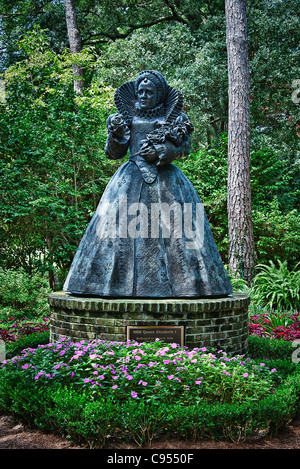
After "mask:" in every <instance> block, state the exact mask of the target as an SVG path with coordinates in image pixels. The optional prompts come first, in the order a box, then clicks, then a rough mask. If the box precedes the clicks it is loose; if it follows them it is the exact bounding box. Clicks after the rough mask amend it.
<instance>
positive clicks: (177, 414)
mask: <svg viewBox="0 0 300 469" xmlns="http://www.w3.org/2000/svg"><path fill="white" fill-rule="evenodd" d="M0 383H1V384H0V409H2V411H5V412H9V413H11V414H13V415H14V416H15V417H16V418H20V419H21V420H22V421H25V422H26V423H29V424H34V425H35V426H37V427H38V428H40V429H43V430H46V431H52V432H55V433H60V434H63V435H65V436H68V437H70V438H71V439H72V441H73V442H74V443H79V444H80V443H84V444H87V445H88V447H89V448H100V447H103V446H105V443H106V440H107V438H108V437H110V438H111V437H114V438H122V439H125V440H127V439H133V440H134V441H135V442H136V443H137V444H138V445H139V446H143V445H145V444H148V443H150V442H151V440H152V439H153V438H158V437H159V436H162V435H166V436H168V437H175V436H176V437H179V438H186V439H189V440H197V439H199V438H203V437H204V438H211V439H218V440H220V439H229V438H230V439H231V440H233V441H238V440H240V439H244V438H246V437H250V436H253V435H257V434H258V432H260V434H264V435H265V436H274V435H276V434H278V432H279V430H280V429H282V428H283V427H284V426H285V425H286V424H287V423H288V422H289V421H290V420H291V419H292V418H293V417H294V416H295V414H296V412H297V409H298V404H299V396H300V374H299V373H293V375H291V376H289V377H288V378H287V379H286V380H285V381H284V383H283V384H281V385H280V386H279V387H278V388H277V391H276V393H275V394H272V395H270V396H269V397H268V398H266V399H264V400H262V401H260V402H258V403H256V404H253V403H251V404H250V403H245V404H242V405H235V404H206V403H203V404H202V405H194V406H189V407H186V406H184V405H180V404H176V405H168V404H164V405H160V406H154V405H151V404H149V403H145V402H143V401H139V402H136V401H128V402H125V403H113V402H106V401H104V400H93V399H91V396H90V395H89V394H88V393H86V392H83V393H79V392H78V391H75V390H74V389H72V388H66V387H60V386H58V385H55V386H48V387H47V388H45V389H42V388H38V387H35V386H34V383H32V384H31V385H29V386H28V383H27V386H26V387H25V386H24V384H25V383H23V384H22V382H21V383H20V381H19V380H16V381H14V382H13V381H12V382H3V381H1V380H0Z"/></svg>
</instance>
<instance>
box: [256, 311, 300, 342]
mask: <svg viewBox="0 0 300 469" xmlns="http://www.w3.org/2000/svg"><path fill="white" fill-rule="evenodd" d="M249 333H250V335H257V336H259V337H267V338H272V339H283V340H289V341H293V340H296V339H300V312H297V311H286V312H284V311H277V312H276V311H272V310H271V311H270V310H266V309H262V311H261V312H260V313H258V314H252V315H251V314H250V317H249Z"/></svg>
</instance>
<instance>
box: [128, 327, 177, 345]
mask: <svg viewBox="0 0 300 469" xmlns="http://www.w3.org/2000/svg"><path fill="white" fill-rule="evenodd" d="M155 339H159V340H161V341H162V342H166V343H168V344H172V343H176V344H179V345H180V346H183V345H184V326H127V340H135V341H136V342H155Z"/></svg>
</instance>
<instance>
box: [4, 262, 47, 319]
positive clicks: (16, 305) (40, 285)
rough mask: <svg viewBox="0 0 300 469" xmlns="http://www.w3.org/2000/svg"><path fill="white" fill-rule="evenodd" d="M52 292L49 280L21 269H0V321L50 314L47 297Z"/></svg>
mask: <svg viewBox="0 0 300 469" xmlns="http://www.w3.org/2000/svg"><path fill="white" fill-rule="evenodd" d="M50 292H51V289H50V288H49V283H48V279H47V278H46V277H45V276H43V275H40V274H34V275H30V274H28V273H27V272H25V271H24V269H22V268H20V269H18V270H3V269H2V268H0V320H5V319H8V318H10V317H14V318H15V319H16V311H17V317H19V316H21V317H33V316H39V317H43V316H45V315H47V314H48V313H49V305H48V301H47V296H48V295H49V293H50Z"/></svg>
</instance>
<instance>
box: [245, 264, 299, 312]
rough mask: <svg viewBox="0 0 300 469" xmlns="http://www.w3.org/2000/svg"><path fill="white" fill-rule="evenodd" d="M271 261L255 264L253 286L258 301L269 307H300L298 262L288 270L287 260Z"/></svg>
mask: <svg viewBox="0 0 300 469" xmlns="http://www.w3.org/2000/svg"><path fill="white" fill-rule="evenodd" d="M278 265H279V266H278V268H277V267H276V265H275V263H274V262H273V261H270V262H269V265H264V264H259V265H257V266H256V268H257V270H258V273H257V274H256V275H255V277H254V281H253V288H254V290H255V293H256V295H257V296H258V298H259V301H258V303H260V304H261V305H262V306H267V307H269V308H270V309H275V308H276V309H299V307H300V270H297V268H298V267H299V265H300V263H298V264H297V265H296V267H295V268H294V269H293V270H292V271H290V270H289V269H288V267H287V261H284V262H281V261H280V260H279V261H278Z"/></svg>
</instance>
